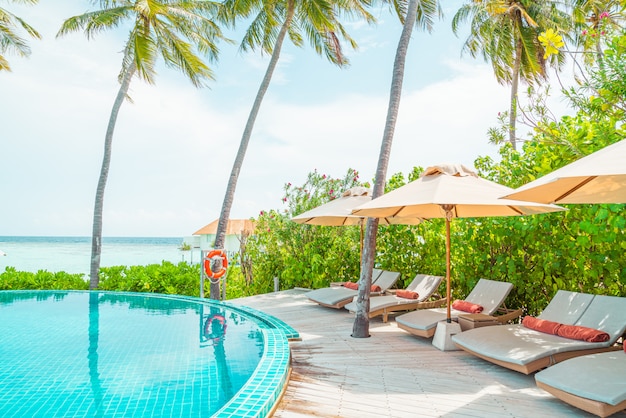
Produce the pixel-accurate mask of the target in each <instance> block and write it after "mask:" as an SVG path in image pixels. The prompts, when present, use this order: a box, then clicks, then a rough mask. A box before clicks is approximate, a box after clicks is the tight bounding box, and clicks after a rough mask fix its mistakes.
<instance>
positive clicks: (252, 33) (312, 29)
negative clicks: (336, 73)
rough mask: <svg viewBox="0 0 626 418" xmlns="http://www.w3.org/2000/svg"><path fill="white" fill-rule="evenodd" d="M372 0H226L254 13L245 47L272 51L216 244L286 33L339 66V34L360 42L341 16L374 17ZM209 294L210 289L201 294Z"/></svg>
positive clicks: (242, 13)
mask: <svg viewBox="0 0 626 418" xmlns="http://www.w3.org/2000/svg"><path fill="white" fill-rule="evenodd" d="M370 2H371V0H249V1H241V0H225V1H224V5H225V7H226V9H227V10H229V11H230V16H231V17H233V18H234V17H242V18H251V19H252V23H251V24H250V26H249V27H248V29H247V30H246V33H245V35H244V38H243V40H242V42H241V49H242V50H243V51H248V50H255V49H257V48H259V49H260V50H261V51H262V52H264V53H267V54H271V58H270V62H269V64H268V66H267V70H266V71H265V76H264V77H263V81H261V85H260V87H259V90H258V92H257V95H256V98H255V100H254V103H253V105H252V109H251V110H250V114H249V116H248V121H247V122H246V126H245V128H244V131H243V135H242V137H241V142H240V144H239V150H238V151H237V156H236V157H235V162H234V163H233V168H232V170H231V173H230V177H229V178H228V186H227V188H226V193H225V196H224V202H223V204H222V210H221V212H220V219H219V222H218V225H217V232H216V237H215V244H214V247H215V248H218V249H221V248H223V247H224V241H225V239H226V227H227V225H228V219H229V217H230V210H231V208H232V205H233V200H234V198H235V189H236V187H237V180H238V179H239V172H240V171H241V167H242V165H243V159H244V157H245V155H246V150H247V149H248V143H249V142H250V137H251V136H252V129H253V128H254V123H255V121H256V117H257V115H258V113H259V109H260V108H261V102H262V101H263V97H264V96H265V93H266V92H267V89H268V87H269V84H270V81H271V79H272V75H273V74H274V69H275V68H276V64H277V63H278V59H279V58H280V52H281V49H282V47H283V42H284V40H285V37H286V36H287V35H288V36H289V39H290V40H291V42H293V44H294V45H296V46H298V47H301V46H302V44H303V40H304V37H305V36H306V37H307V38H308V40H309V42H310V44H311V46H312V47H313V49H315V52H317V53H318V54H323V55H325V56H326V58H327V59H328V60H329V61H330V62H332V63H333V64H336V65H338V66H345V65H347V64H348V60H347V59H346V57H345V56H344V54H343V51H342V46H341V42H340V39H339V37H338V35H340V36H341V37H342V38H343V39H344V40H345V41H347V42H348V43H349V44H350V46H351V47H353V48H356V42H355V41H354V40H353V39H352V38H351V37H350V36H349V35H348V33H347V32H346V31H345V29H344V27H343V26H342V25H341V23H340V22H339V17H340V15H343V14H346V15H351V16H356V17H361V18H364V19H365V20H366V21H367V22H368V23H372V22H374V17H373V16H372V15H370V14H369V13H368V12H367V11H366V10H365V6H368V5H369V4H370ZM219 293H220V292H219V282H217V283H211V290H210V297H211V299H219ZM200 296H201V297H203V296H204V295H200Z"/></svg>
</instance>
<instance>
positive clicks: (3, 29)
mask: <svg viewBox="0 0 626 418" xmlns="http://www.w3.org/2000/svg"><path fill="white" fill-rule="evenodd" d="M38 1H39V0H13V2H14V3H25V4H37V2H38ZM18 26H21V27H22V29H24V30H25V31H26V32H27V33H28V34H29V35H30V36H32V37H33V38H36V39H41V36H40V35H39V33H38V32H37V31H36V30H35V29H34V28H33V27H32V26H30V25H29V24H28V23H26V22H25V21H24V20H22V19H20V18H19V17H17V16H15V15H14V14H12V13H11V12H9V11H8V10H5V9H3V8H2V7H0V71H3V70H4V71H11V66H10V65H9V61H8V60H7V59H6V58H5V57H4V54H5V53H6V52H16V53H17V54H18V55H20V56H22V57H27V56H29V55H30V48H29V46H28V45H27V44H26V41H25V40H24V39H23V38H21V37H20V36H19V35H18V34H17V32H16V31H15V30H16V29H17V27H18Z"/></svg>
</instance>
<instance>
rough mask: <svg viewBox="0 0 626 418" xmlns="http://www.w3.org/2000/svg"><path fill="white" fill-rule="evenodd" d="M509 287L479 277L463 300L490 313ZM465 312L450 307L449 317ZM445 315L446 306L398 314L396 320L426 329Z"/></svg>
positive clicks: (502, 283) (506, 283)
mask: <svg viewBox="0 0 626 418" xmlns="http://www.w3.org/2000/svg"><path fill="white" fill-rule="evenodd" d="M511 289H513V285H512V284H511V283H508V282H499V281H495V280H488V279H480V280H479V281H478V283H476V286H474V289H473V290H472V291H471V292H470V294H469V295H467V297H466V298H465V300H466V301H468V302H471V303H476V304H478V305H480V306H482V307H483V312H482V313H484V314H485V315H491V314H493V313H494V312H495V311H496V310H498V307H500V305H502V302H504V299H506V297H507V296H508V294H509V293H510V292H511ZM466 313H467V312H464V311H457V310H455V309H450V317H451V318H452V319H456V318H458V316H459V315H461V314H466ZM446 317H447V312H446V308H432V309H421V310H419V311H413V312H409V313H406V314H403V315H400V316H398V317H397V318H396V322H397V323H399V324H402V325H404V326H406V327H408V328H413V329H417V330H428V329H432V328H435V327H436V326H437V322H439V321H444V320H445V319H446Z"/></svg>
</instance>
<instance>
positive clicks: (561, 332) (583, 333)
mask: <svg viewBox="0 0 626 418" xmlns="http://www.w3.org/2000/svg"><path fill="white" fill-rule="evenodd" d="M556 335H558V336H559V337H565V338H571V339H573V340H583V341H588V342H590V343H603V342H606V341H608V340H610V339H611V336H610V335H609V334H607V333H606V332H604V331H600V330H597V329H593V328H587V327H581V326H580V325H561V326H560V327H559V329H558V330H557V334H556Z"/></svg>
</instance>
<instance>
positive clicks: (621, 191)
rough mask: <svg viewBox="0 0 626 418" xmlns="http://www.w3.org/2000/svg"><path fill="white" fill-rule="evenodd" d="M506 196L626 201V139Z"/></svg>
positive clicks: (556, 200)
mask: <svg viewBox="0 0 626 418" xmlns="http://www.w3.org/2000/svg"><path fill="white" fill-rule="evenodd" d="M503 196H504V197H505V198H507V199H516V200H531V201H534V202H543V203H624V202H626V140H622V141H619V142H616V143H615V144H612V145H609V146H608V147H605V148H602V149H601V150H599V151H596V152H594V153H592V154H589V155H587V156H585V157H583V158H581V159H579V160H577V161H574V162H573V163H570V164H568V165H566V166H564V167H561V168H559V169H558V170H555V171H553V172H552V173H550V174H547V175H545V176H543V177H540V178H538V179H537V180H535V181H531V182H530V183H528V184H526V185H524V186H521V187H519V188H517V189H515V190H514V191H513V193H509V194H507V195H503Z"/></svg>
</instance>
